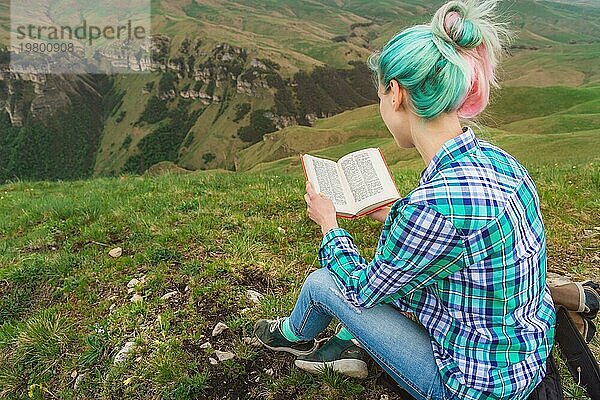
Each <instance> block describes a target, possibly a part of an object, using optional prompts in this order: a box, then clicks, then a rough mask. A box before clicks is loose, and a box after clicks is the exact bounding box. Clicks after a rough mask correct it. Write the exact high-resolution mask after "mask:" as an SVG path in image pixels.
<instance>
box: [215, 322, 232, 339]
mask: <svg viewBox="0 0 600 400" xmlns="http://www.w3.org/2000/svg"><path fill="white" fill-rule="evenodd" d="M225 329H229V327H228V326H227V325H225V324H224V323H222V322H219V323H217V324H216V325H215V327H214V328H213V331H212V335H213V337H214V336H218V335H220V334H221V333H223V331H224V330H225Z"/></svg>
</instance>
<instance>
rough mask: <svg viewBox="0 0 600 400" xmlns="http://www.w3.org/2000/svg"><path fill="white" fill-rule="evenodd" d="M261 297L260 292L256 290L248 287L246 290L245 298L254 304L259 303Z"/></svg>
mask: <svg viewBox="0 0 600 400" xmlns="http://www.w3.org/2000/svg"><path fill="white" fill-rule="evenodd" d="M262 297H263V295H262V293H259V292H257V291H256V290H252V289H248V290H246V298H247V299H248V300H250V301H251V302H253V303H254V304H258V303H260V299H261V298H262Z"/></svg>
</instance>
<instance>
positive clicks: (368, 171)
mask: <svg viewBox="0 0 600 400" xmlns="http://www.w3.org/2000/svg"><path fill="white" fill-rule="evenodd" d="M300 159H301V161H302V168H303V169H304V175H305V176H306V179H307V180H308V181H310V182H311V183H312V185H313V187H314V188H315V190H316V192H317V193H319V192H322V193H323V194H324V195H325V196H327V197H329V198H330V199H331V200H332V201H333V204H334V206H335V210H336V213H337V216H338V217H341V218H348V219H352V218H357V217H360V216H362V215H365V214H368V213H370V212H372V211H375V210H377V209H380V208H383V207H385V206H387V205H389V204H391V203H393V202H395V201H396V200H398V199H399V198H400V193H399V192H398V188H397V187H396V183H395V182H394V179H393V178H392V175H391V174H390V170H389V168H388V166H387V164H386V163H385V159H384V158H383V154H382V153H381V150H380V149H379V148H368V149H363V150H358V151H355V152H352V153H349V154H346V155H345V156H344V157H342V158H340V159H339V160H338V162H335V161H331V160H327V159H324V158H319V157H314V156H311V155H309V154H301V155H300Z"/></svg>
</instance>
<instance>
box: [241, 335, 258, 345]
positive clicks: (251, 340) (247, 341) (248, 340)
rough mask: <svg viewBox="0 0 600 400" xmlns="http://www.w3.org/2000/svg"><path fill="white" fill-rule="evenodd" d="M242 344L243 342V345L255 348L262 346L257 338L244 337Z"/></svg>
mask: <svg viewBox="0 0 600 400" xmlns="http://www.w3.org/2000/svg"><path fill="white" fill-rule="evenodd" d="M242 342H244V343H245V344H247V345H250V346H256V347H260V346H262V344H261V343H260V341H259V340H258V338H257V337H249V336H246V337H243V338H242Z"/></svg>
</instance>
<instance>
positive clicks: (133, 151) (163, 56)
mask: <svg viewBox="0 0 600 400" xmlns="http://www.w3.org/2000/svg"><path fill="white" fill-rule="evenodd" d="M439 4H441V2H439V1H426V2H422V1H404V2H397V1H392V0H387V1H381V2H377V3H373V2H370V1H366V0H352V1H339V0H338V1H309V0H303V1H289V0H287V1H276V2H272V1H241V2H240V1H238V2H230V1H214V0H212V1H202V2H200V1H196V0H162V1H153V2H152V10H153V19H152V23H153V33H154V34H155V35H154V44H155V47H154V54H153V56H154V57H153V60H154V63H155V64H154V66H155V68H156V71H155V72H152V73H140V74H127V75H116V76H113V77H111V79H108V80H106V81H105V80H102V81H101V82H100V81H99V82H96V81H95V79H93V78H83V81H85V82H87V85H88V87H89V91H90V92H89V93H90V94H88V93H87V92H85V91H84V92H83V94H82V95H79V94H78V93H76V92H73V91H70V90H68V87H76V86H77V85H79V84H80V83H78V82H81V80H82V79H81V77H68V76H67V77H64V80H65V81H70V80H71V79H73V82H69V83H66V84H64V85H63V86H65V87H66V88H65V89H63V86H60V85H59V86H56V85H55V83H54V82H53V79H52V78H51V77H45V76H17V75H15V74H11V73H10V72H9V71H7V66H6V64H7V62H8V54H7V53H6V52H3V53H1V54H0V69H2V73H1V78H0V109H4V110H5V111H6V113H7V114H5V115H3V116H0V121H3V122H1V123H2V124H3V125H2V127H1V129H2V130H3V131H4V132H7V133H6V134H5V135H3V138H2V145H3V147H4V148H6V149H10V151H8V152H6V151H5V152H4V157H3V158H0V179H3V180H6V179H15V178H22V179H59V178H63V179H64V178H73V177H85V176H90V175H91V174H93V175H96V176H100V175H115V174H120V173H122V172H134V173H139V172H143V171H144V170H145V169H147V168H148V167H149V166H151V165H152V164H154V163H156V162H160V161H171V162H175V163H177V164H179V165H180V166H182V167H185V168H188V169H212V168H225V169H230V170H234V169H236V165H238V164H240V163H244V162H245V161H244V162H242V161H240V160H238V154H240V152H241V151H242V150H244V149H246V148H248V147H249V146H251V145H252V144H254V143H259V142H261V141H262V138H263V135H265V134H268V133H271V132H274V131H276V130H277V129H281V128H288V127H294V126H295V127H298V126H299V125H304V126H312V125H313V124H314V122H315V120H316V119H317V118H324V117H330V116H333V115H335V114H338V113H340V112H343V111H345V110H350V109H354V108H356V107H361V106H365V105H368V104H370V103H373V102H374V101H375V99H376V97H375V92H374V89H373V88H372V85H371V80H370V74H369V71H368V70H367V69H366V68H365V66H364V63H363V62H364V60H365V59H366V57H367V56H368V55H369V54H370V53H371V52H372V51H373V50H375V49H377V48H378V47H380V46H381V45H383V44H384V43H385V42H386V41H387V40H388V39H389V38H390V37H392V35H393V34H394V33H395V32H397V31H399V30H401V29H402V28H403V27H405V26H407V25H410V24H414V23H420V22H427V21H429V20H430V18H431V14H432V13H433V12H434V10H435V9H436V8H437V7H438V6H439ZM501 4H502V8H503V9H505V10H506V15H507V16H509V17H510V21H511V24H512V27H513V29H515V30H516V31H517V32H518V37H517V39H516V41H515V42H514V43H513V45H512V48H511V49H510V51H511V52H512V54H513V55H512V57H511V59H509V60H508V62H507V63H506V64H505V65H506V66H505V74H504V75H503V80H504V82H505V83H506V85H507V86H508V85H510V86H529V85H534V86H547V85H554V86H556V85H560V86H581V85H591V84H594V83H595V82H598V72H597V68H595V64H594V61H593V60H594V57H597V54H598V42H597V41H598V37H597V34H596V32H597V31H598V28H599V27H600V11H599V10H598V8H595V7H592V6H589V5H586V4H583V3H582V4H562V3H556V2H545V1H531V0H527V1H506V2H502V3H501ZM6 13H7V7H6V6H0V26H3V27H5V28H6V26H7V22H8V19H7V14H6ZM0 38H4V41H6V38H7V36H6V29H4V33H3V35H2V36H0ZM540 60H543V62H539V61H540ZM2 65H3V67H1V66H2ZM98 95H99V96H100V97H98ZM78 96H83V97H84V98H85V100H84V101H80V99H79V98H78ZM57 98H58V99H59V101H55V100H56V99H57ZM44 104H46V105H47V104H52V105H53V107H52V108H53V111H55V112H56V113H58V114H60V116H54V117H51V116H50V115H49V114H48V113H44V112H42V110H43V109H44V106H43V105H44ZM81 104H85V107H86V108H85V109H80V108H77V107H80V105H81ZM40 107H41V108H40ZM47 108H48V107H46V109H47ZM58 114H56V115H58ZM82 114H83V115H93V116H94V118H92V120H89V121H84V122H82V121H71V120H69V118H71V119H72V118H73V117H72V116H73V115H77V116H79V115H82ZM51 118H54V119H55V120H54V122H53V121H52V120H51ZM514 118H517V119H518V118H519V114H518V113H516V114H515V116H514ZM63 120H64V123H63V125H64V126H65V128H66V130H67V134H65V135H64V140H62V143H61V144H56V145H53V146H50V147H49V146H48V145H46V144H41V143H37V142H36V141H37V140H38V139H37V138H38V137H39V134H37V133H35V132H37V131H39V130H40V129H41V128H40V127H44V129H46V127H51V126H56V127H58V126H59V125H60V123H59V122H61V121H63ZM293 129H301V128H293ZM49 132H50V133H49V134H48V135H47V136H48V137H47V138H46V139H44V140H47V141H50V142H59V141H61V140H60V139H59V137H60V136H61V132H60V128H58V130H57V131H55V130H53V128H50V129H49ZM68 132H71V133H68ZM73 132H78V133H79V135H81V136H82V137H84V138H85V142H86V143H88V145H86V147H85V149H83V150H82V149H81V146H80V145H79V144H78V143H77V140H78V139H77V138H76V136H77V135H76V134H73ZM383 134H384V133H383ZM36 143H37V144H36ZM42 143H46V142H43V141H42ZM55 146H58V149H54V147H55ZM61 146H62V147H61ZM69 149H71V150H69ZM53 154H54V156H53ZM24 160H38V162H37V163H29V162H28V161H24ZM65 160H66V161H67V162H64V161H65ZM41 164H44V165H45V166H44V167H41V166H40V165H41ZM67 166H68V167H67Z"/></svg>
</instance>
